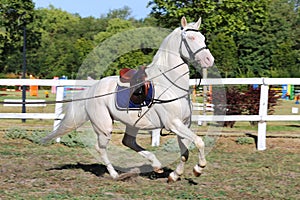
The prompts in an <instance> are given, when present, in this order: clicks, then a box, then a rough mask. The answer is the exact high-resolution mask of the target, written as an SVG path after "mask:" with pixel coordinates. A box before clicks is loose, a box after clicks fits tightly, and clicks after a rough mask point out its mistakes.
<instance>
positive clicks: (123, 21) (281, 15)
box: [0, 0, 300, 79]
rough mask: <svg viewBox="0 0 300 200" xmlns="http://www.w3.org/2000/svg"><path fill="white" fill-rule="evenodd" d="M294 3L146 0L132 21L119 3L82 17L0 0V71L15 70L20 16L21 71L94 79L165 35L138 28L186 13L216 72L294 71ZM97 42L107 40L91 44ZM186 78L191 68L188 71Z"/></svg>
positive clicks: (146, 54) (299, 46) (146, 52)
mask: <svg viewBox="0 0 300 200" xmlns="http://www.w3.org/2000/svg"><path fill="white" fill-rule="evenodd" d="M298 4H299V3H298V1H296V0H293V1H287V0H253V1H242V0H222V1H221V0H213V1H201V0H194V1H189V0H184V1H175V0H151V1H149V7H150V8H151V13H150V15H149V17H147V18H146V19H140V20H136V19H134V18H133V17H131V9H130V8H129V7H127V6H125V7H123V8H120V9H116V10H110V11H109V12H108V13H107V14H105V15H104V14H103V15H101V16H99V18H94V17H87V18H82V17H80V16H79V15H78V14H70V13H68V12H65V11H63V10H61V9H57V8H55V7H53V6H49V7H48V8H41V9H35V8H34V3H33V2H32V0H12V1H10V0H0V70H1V73H2V74H3V75H2V76H5V75H6V74H15V76H16V77H18V76H19V74H20V72H21V69H22V67H21V66H22V47H23V39H24V38H23V30H24V27H25V26H24V25H25V22H26V29H27V73H28V74H33V75H35V76H38V77H41V78H53V76H62V75H66V76H68V77H69V78H86V75H87V76H91V75H93V77H94V78H96V79H98V78H100V77H102V76H108V75H115V74H116V73H118V71H119V69H120V68H122V67H130V68H136V67H138V66H140V65H144V64H149V63H150V62H151V60H152V57H153V55H154V54H155V52H156V50H157V48H158V45H159V44H160V43H161V41H162V38H164V37H165V36H166V35H165V32H163V33H162V34H161V35H160V33H159V32H158V31H157V30H156V32H151V31H146V32H139V29H140V28H146V27H157V26H159V27H166V28H168V29H169V28H170V29H173V28H175V27H178V26H179V25H180V18H181V17H182V16H186V18H187V19H188V20H189V21H196V20H198V18H199V17H202V25H201V27H200V29H201V32H202V33H203V34H204V35H205V36H206V39H207V41H206V43H207V44H208V46H209V47H210V50H211V51H212V53H213V55H214V56H215V58H216V60H215V61H216V62H215V63H216V66H217V67H218V68H219V71H220V73H221V75H222V76H223V77H261V76H264V77H299V76H300V59H299V53H300V52H299V51H300V39H299V38H300V30H299V29H300V23H299V20H300V12H299V9H298ZM134 30H136V31H134ZM127 31H128V32H129V33H130V34H132V35H127V36H125V38H123V39H124V40H125V41H123V40H121V41H119V40H116V37H115V36H116V35H118V34H122V33H124V32H127ZM130 31H132V32H130ZM130 36H135V37H136V38H139V39H136V38H133V37H130ZM111 39H113V40H116V41H114V42H112V41H111ZM129 41H131V43H134V46H132V44H129ZM149 41H152V45H149ZM105 42H106V43H105ZM154 44H155V45H154ZM103 45H111V46H106V48H107V47H109V48H107V49H108V50H107V51H104V49H98V50H95V48H96V47H99V46H100V47H104V46H103ZM107 54H108V55H107ZM96 55H98V58H97V56H96ZM93 56H94V58H93V59H91V58H92V57H93ZM99 56H101V57H99ZM95 57H96V58H95ZM86 59H88V60H87V61H86ZM87 66H88V67H89V68H90V69H91V70H90V71H88V70H85V72H83V71H84V70H83V71H82V69H81V68H82V67H83V68H85V67H87ZM77 74H79V77H77ZM191 76H192V77H199V73H198V74H197V72H195V71H193V70H192V69H191Z"/></svg>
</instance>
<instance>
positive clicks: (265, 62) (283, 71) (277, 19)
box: [237, 0, 299, 77]
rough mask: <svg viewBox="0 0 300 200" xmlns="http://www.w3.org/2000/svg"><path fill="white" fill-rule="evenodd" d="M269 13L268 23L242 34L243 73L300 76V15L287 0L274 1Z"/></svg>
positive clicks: (240, 42)
mask: <svg viewBox="0 0 300 200" xmlns="http://www.w3.org/2000/svg"><path fill="white" fill-rule="evenodd" d="M267 12H268V16H267V18H266V22H265V23H263V24H262V25H256V24H253V25H252V26H251V27H250V28H251V29H250V31H248V32H246V33H244V34H240V35H239V39H238V41H237V43H238V46H239V65H240V68H241V72H240V76H242V77H255V76H260V77H261V76H265V77H294V76H295V75H296V76H299V48H298V47H297V45H298V46H299V39H298V41H297V35H298V36H299V33H298V32H299V17H297V13H296V12H295V11H294V7H293V5H291V4H289V3H288V2H287V1H285V0H273V1H272V2H271V3H270V4H269V5H268V7H267ZM297 24H298V25H297ZM296 30H298V31H296ZM297 66H298V67H297ZM297 69H298V70H297Z"/></svg>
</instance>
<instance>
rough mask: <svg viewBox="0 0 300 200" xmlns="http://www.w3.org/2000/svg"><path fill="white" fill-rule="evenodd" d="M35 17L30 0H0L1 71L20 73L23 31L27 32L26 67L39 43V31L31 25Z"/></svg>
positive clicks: (29, 66)
mask: <svg viewBox="0 0 300 200" xmlns="http://www.w3.org/2000/svg"><path fill="white" fill-rule="evenodd" d="M35 19H36V16H35V12H34V4H33V2H32V0H22V1H21V0H0V27H1V29H0V30H1V31H0V44H1V45H0V48H1V50H0V53H1V54H0V58H1V59H0V70H1V72H2V73H10V72H13V73H16V74H18V73H20V71H21V70H22V67H21V66H22V47H23V40H24V37H23V32H24V27H25V26H26V32H27V45H26V47H27V48H26V49H27V56H28V58H29V59H28V61H29V62H27V68H28V70H29V71H30V69H31V67H32V65H31V62H30V57H31V56H32V55H33V54H34V50H35V49H36V48H38V47H39V45H40V33H39V32H38V30H37V28H36V27H35V26H33V21H34V20H35Z"/></svg>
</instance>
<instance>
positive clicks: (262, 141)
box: [0, 78, 300, 150]
mask: <svg viewBox="0 0 300 200" xmlns="http://www.w3.org/2000/svg"><path fill="white" fill-rule="evenodd" d="M96 82H97V81H96V80H46V79H0V85H6V86H13V85H27V86H31V85H38V86H57V87H58V88H60V89H59V90H58V91H57V95H56V100H57V101H60V100H62V98H63V94H62V91H63V90H62V89H61V88H63V86H91V85H93V84H95V83H96ZM199 82H200V80H199V79H191V80H190V85H199ZM253 84H256V85H259V86H260V88H261V94H260V102H259V105H260V106H259V114H258V115H230V116H228V115H227V116H226V115H218V116H216V115H203V116H202V115H193V116H192V120H193V121H257V122H259V123H258V144H257V149H258V150H265V149H266V126H267V123H266V122H267V121H300V115H268V112H267V110H268V93H269V87H268V86H269V85H283V84H291V85H300V78H226V79H202V80H201V83H200V85H201V86H204V85H253ZM61 106H62V104H57V105H56V108H55V113H0V118H3V119H54V120H55V124H57V120H58V119H59V118H61V116H60V115H59V114H60V110H61ZM55 124H54V126H55ZM158 137H159V136H158Z"/></svg>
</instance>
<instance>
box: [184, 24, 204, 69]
mask: <svg viewBox="0 0 300 200" xmlns="http://www.w3.org/2000/svg"><path fill="white" fill-rule="evenodd" d="M181 30H183V28H181ZM188 31H193V32H200V31H199V30H196V29H186V30H183V31H182V33H181V42H180V47H179V54H180V57H181V59H182V60H183V61H184V62H185V63H186V64H188V63H193V62H195V57H196V54H197V53H199V52H201V51H202V50H205V49H208V48H207V46H204V47H201V48H200V49H198V50H197V51H195V52H193V50H192V49H191V47H190V45H189V43H188V42H187V40H186V32H188ZM182 44H184V46H185V48H186V50H187V52H188V54H189V58H187V57H185V56H184V55H183V53H182V46H183V45H182Z"/></svg>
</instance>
